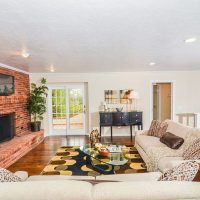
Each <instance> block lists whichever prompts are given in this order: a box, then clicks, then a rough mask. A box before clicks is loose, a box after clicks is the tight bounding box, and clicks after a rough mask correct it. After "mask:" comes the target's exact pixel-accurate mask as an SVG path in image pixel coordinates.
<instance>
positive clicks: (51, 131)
mask: <svg viewBox="0 0 200 200" xmlns="http://www.w3.org/2000/svg"><path fill="white" fill-rule="evenodd" d="M70 86H72V88H76V86H77V88H78V86H81V87H82V88H83V92H84V93H83V95H84V99H83V105H85V106H86V112H85V116H84V130H83V131H82V132H84V134H83V133H82V132H80V131H79V130H80V129H75V130H71V132H68V130H69V118H67V119H66V120H67V122H66V129H60V130H59V129H58V130H56V133H55V132H54V129H53V126H52V101H51V96H52V93H51V92H52V89H56V88H57V89H59V88H64V89H65V90H66V91H67V90H68V89H70ZM47 87H48V88H49V94H48V103H47V105H48V107H47V115H48V117H47V118H48V129H49V135H66V136H67V135H87V127H88V125H87V124H88V112H87V106H88V103H87V101H88V99H87V98H88V97H87V89H88V88H87V83H85V82H80V83H78V82H76V83H73V82H71V83H64V84H48V85H47ZM79 88H80V87H79ZM67 92H68V91H67ZM66 96H68V94H66ZM68 109H69V102H68V101H66V114H67V115H68V114H69V113H68ZM81 130H82V129H81Z"/></svg>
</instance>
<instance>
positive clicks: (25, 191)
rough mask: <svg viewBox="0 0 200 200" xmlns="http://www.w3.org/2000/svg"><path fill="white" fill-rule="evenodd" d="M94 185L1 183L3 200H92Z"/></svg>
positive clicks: (82, 182) (78, 182)
mask: <svg viewBox="0 0 200 200" xmlns="http://www.w3.org/2000/svg"><path fill="white" fill-rule="evenodd" d="M92 187H93V186H92V184H91V183H88V182H85V181H67V180H65V181H25V182H20V183H0V199H2V200H55V199H58V200H80V199H81V200H91V199H92Z"/></svg>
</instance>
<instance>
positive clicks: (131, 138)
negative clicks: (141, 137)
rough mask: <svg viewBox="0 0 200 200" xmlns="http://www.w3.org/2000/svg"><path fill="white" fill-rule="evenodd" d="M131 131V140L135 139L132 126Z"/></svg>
mask: <svg viewBox="0 0 200 200" xmlns="http://www.w3.org/2000/svg"><path fill="white" fill-rule="evenodd" d="M130 131H131V140H132V139H133V129H132V125H130Z"/></svg>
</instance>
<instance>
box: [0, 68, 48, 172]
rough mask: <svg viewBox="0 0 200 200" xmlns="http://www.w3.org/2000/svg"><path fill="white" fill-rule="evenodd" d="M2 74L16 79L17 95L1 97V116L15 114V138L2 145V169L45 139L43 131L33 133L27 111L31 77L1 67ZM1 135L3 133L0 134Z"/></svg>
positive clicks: (0, 164) (0, 147)
mask: <svg viewBox="0 0 200 200" xmlns="http://www.w3.org/2000/svg"><path fill="white" fill-rule="evenodd" d="M0 73H2V74H7V75H12V76H14V78H15V82H14V84H15V93H14V94H13V95H11V96H0V115H1V114H9V113H15V130H16V131H15V137H14V138H13V139H12V140H10V141H7V142H4V143H1V144H0V167H4V168H6V167H8V166H10V165H11V164H13V163H14V162H15V161H17V160H18V159H19V158H21V157H22V156H24V155H25V154H26V153H27V152H29V151H30V150H31V149H33V148H34V147H35V146H37V145H38V144H39V143H40V142H41V141H42V140H43V138H44V133H43V131H40V132H37V133H31V131H30V129H29V125H30V121H31V116H30V114H29V112H28V110H27V102H28V98H29V96H30V82H29V75H28V74H25V73H21V72H18V71H14V70H10V69H5V68H2V67H0ZM0 134H1V132H0Z"/></svg>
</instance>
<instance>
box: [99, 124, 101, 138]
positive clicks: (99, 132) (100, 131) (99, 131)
mask: <svg viewBox="0 0 200 200" xmlns="http://www.w3.org/2000/svg"><path fill="white" fill-rule="evenodd" d="M99 134H100V137H101V126H100V127H99Z"/></svg>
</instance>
